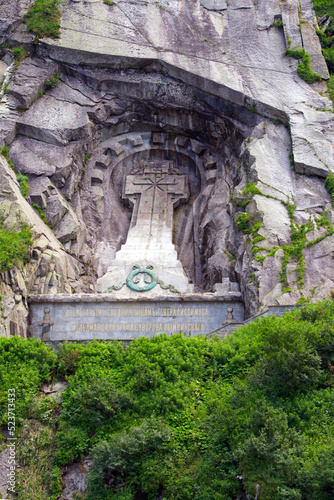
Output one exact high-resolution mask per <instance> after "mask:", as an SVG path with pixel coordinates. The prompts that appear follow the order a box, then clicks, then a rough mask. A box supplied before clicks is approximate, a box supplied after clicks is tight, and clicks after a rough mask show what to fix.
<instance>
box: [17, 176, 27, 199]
mask: <svg viewBox="0 0 334 500" xmlns="http://www.w3.org/2000/svg"><path fill="white" fill-rule="evenodd" d="M16 178H17V180H18V182H19V184H20V190H21V193H22V196H24V198H25V197H26V196H27V195H28V193H29V185H28V180H29V179H28V177H27V176H26V175H24V174H22V173H21V172H17V174H16Z"/></svg>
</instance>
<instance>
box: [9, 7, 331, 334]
mask: <svg viewBox="0 0 334 500" xmlns="http://www.w3.org/2000/svg"><path fill="white" fill-rule="evenodd" d="M7 4H8V5H7ZM30 4H31V2H30V3H29V2H18V3H17V9H14V10H15V12H14V10H13V6H12V3H11V2H9V0H8V1H7V0H5V2H3V3H2V6H1V9H3V8H4V7H6V8H8V9H11V11H10V12H11V17H10V16H9V17H8V22H7V21H6V23H4V25H3V29H2V32H1V33H0V36H1V37H2V41H5V42H6V43H7V44H8V45H11V46H17V45H19V44H23V45H24V46H25V47H26V50H27V51H28V57H27V58H25V59H23V61H21V62H20V63H19V64H18V65H17V64H15V63H14V59H13V55H12V52H11V50H10V49H8V48H7V49H2V51H1V53H0V56H1V63H0V72H1V73H2V75H3V78H4V80H3V84H2V90H1V92H0V95H1V97H2V99H1V104H0V143H1V145H2V146H4V145H8V147H9V157H10V158H11V160H12V161H13V163H14V166H15V170H16V171H20V172H22V173H24V174H25V175H27V176H28V178H29V188H30V189H29V194H28V197H27V199H26V200H24V199H23V197H22V195H21V194H20V192H19V190H18V186H17V183H16V181H15V176H14V175H13V172H12V171H11V170H10V169H8V165H6V162H5V159H4V158H3V159H2V163H1V168H3V169H4V172H6V173H5V174H4V176H5V177H4V178H8V179H9V178H10V179H11V180H10V182H9V181H8V186H6V188H3V191H2V199H3V201H2V203H4V204H7V205H8V207H9V208H8V210H9V211H10V210H14V208H13V207H16V204H19V205H20V214H22V217H27V219H28V220H29V221H30V224H32V226H33V231H34V247H33V250H32V256H33V257H34V255H35V256H36V255H37V254H38V259H37V260H34V258H33V260H32V261H31V264H29V265H28V266H26V268H25V269H23V270H18V269H13V270H12V271H10V273H8V274H7V275H6V276H5V277H3V280H2V285H1V286H2V288H3V291H2V294H3V296H4V297H6V300H7V297H8V300H7V302H8V304H9V303H10V304H11V305H8V304H7V302H6V300H5V307H4V309H5V316H6V318H5V320H6V321H7V323H8V321H9V320H10V321H14V320H15V319H16V323H19V322H20V324H22V325H23V326H24V321H25V319H24V318H26V314H27V313H26V306H25V302H24V297H26V295H27V294H29V293H36V292H37V293H55V292H63V291H67V292H69V291H70V292H82V291H84V292H89V291H91V292H92V291H94V283H95V281H96V279H97V278H98V277H100V276H102V275H103V274H104V273H105V271H106V269H107V267H108V265H109V263H110V262H111V261H112V260H113V259H114V256H115V252H116V251H117V250H119V249H120V247H121V245H122V244H123V243H124V242H125V241H126V236H127V231H128V228H129V224H130V218H131V217H130V216H131V207H129V206H128V205H127V204H126V203H125V201H124V199H123V198H122V182H123V178H124V176H125V175H127V174H128V173H129V172H130V171H131V168H132V167H133V165H134V164H136V163H141V162H145V161H148V160H157V161H158V160H165V159H168V160H173V161H174V162H175V164H176V166H177V167H178V168H179V169H180V170H181V171H182V172H183V173H185V174H187V175H188V177H189V182H190V198H189V201H188V203H187V204H183V205H180V206H179V207H178V208H177V209H176V210H175V213H174V244H175V246H176V248H177V251H178V256H179V259H180V260H181V262H182V264H183V266H184V269H185V271H186V273H187V275H188V277H189V280H190V281H191V282H192V283H194V285H195V286H196V289H197V290H198V291H212V290H215V287H217V286H218V287H219V286H220V289H222V288H224V287H225V288H226V290H227V291H228V290H229V289H230V287H231V285H230V283H231V282H232V283H235V282H238V283H239V286H240V289H241V291H242V293H243V297H244V302H245V306H246V314H247V315H248V316H250V315H253V314H255V313H256V312H257V311H259V310H260V309H261V308H263V307H264V306H266V305H275V304H282V305H284V304H293V303H296V302H297V301H299V300H300V299H302V297H305V298H311V299H312V300H317V299H319V298H325V297H327V296H328V294H329V292H330V290H331V289H332V288H334V266H333V249H334V247H333V238H334V236H333V215H334V213H333V210H332V206H331V202H330V196H329V194H328V192H327V190H326V189H325V187H324V179H325V177H326V176H327V175H328V173H329V172H333V171H334V145H333V136H334V135H333V123H334V121H333V114H332V112H331V108H332V104H331V102H330V101H329V100H328V99H327V97H326V96H323V95H321V94H320V93H321V92H324V91H325V88H326V84H325V79H326V78H328V72H327V68H326V67H325V65H324V61H323V59H322V56H321V51H320V45H319V42H318V38H317V36H316V34H315V31H314V27H313V24H314V22H316V20H315V17H314V14H313V11H312V8H311V2H309V1H306V0H304V1H303V2H302V6H301V7H302V8H301V10H300V11H299V13H298V8H297V3H296V2H295V1H294V0H288V1H287V2H284V4H283V3H280V2H278V1H277V0H271V1H269V2H268V0H266V1H264V0H261V1H258V2H256V5H254V3H253V2H251V1H250V0H245V1H243V2H242V1H240V0H233V1H232V0H230V1H229V2H228V5H227V3H226V2H225V1H218V0H216V1H214V2H211V1H208V0H205V1H204V0H203V1H202V2H198V1H194V2H189V1H187V0H170V1H169V2H167V1H165V0H163V1H162V2H161V3H160V4H158V3H156V2H151V1H145V2H144V1H143V2H136V3H133V2H128V1H122V2H118V3H117V4H114V5H112V6H108V5H106V4H104V3H103V2H102V0H94V1H93V0H90V1H85V2H83V1H73V0H68V1H67V2H65V3H64V5H62V20H61V36H60V38H59V39H58V40H51V39H44V40H40V41H39V42H38V43H36V42H35V41H34V40H33V37H32V36H31V35H30V34H29V33H27V32H26V31H25V25H24V24H22V23H21V21H22V16H23V14H24V12H26V10H27V9H28V8H29V6H30ZM1 15H3V12H2V11H1ZM300 17H301V18H302V20H303V21H304V23H302V25H303V27H304V26H305V25H307V26H308V28H307V29H306V28H305V30H304V28H303V30H302V32H300V31H299V28H298V26H299V23H300ZM277 20H282V22H283V27H277V26H276V25H275V21H277ZM288 39H289V40H292V44H293V46H305V47H306V45H307V43H308V44H309V47H310V48H309V52H310V54H312V61H311V62H312V65H313V67H314V70H316V71H318V72H319V73H320V74H321V76H322V77H323V81H322V82H320V83H317V84H313V85H312V86H311V85H308V84H306V83H305V82H304V81H303V80H301V79H300V78H299V77H298V75H297V73H296V64H297V63H296V61H294V60H291V59H289V58H287V57H286V56H284V55H283V53H284V50H285V48H286V44H287V40H288ZM8 176H9V177H8ZM13 193H15V195H13ZM33 204H38V205H39V206H40V207H41V209H42V210H43V212H44V214H45V217H46V219H47V221H48V223H49V226H50V228H49V227H47V226H46V225H45V224H44V223H43V222H42V220H41V219H40V218H39V217H38V215H37V213H36V210H34V209H33V208H32V207H33ZM7 205H6V206H7ZM35 206H36V205H35ZM24 214H25V215H24ZM5 223H6V221H5ZM46 235H47V236H46ZM41 238H42V239H43V238H46V239H47V241H46V242H45V241H44V240H43V242H42V243H41V242H40V239H41ZM41 262H42V264H41ZM43 266H44V267H43ZM57 266H58V267H57ZM42 267H43V271H41V269H42ZM20 275H22V279H21V278H18V276H20ZM28 277H29V278H28ZM15 280H16V281H15ZM18 282H20V283H22V286H21V288H20V287H18V285H17V283H18ZM23 282H24V285H23ZM15 283H16V284H15ZM16 292H18V293H16ZM16 296H17V297H16ZM19 297H20V298H19ZM22 297H23V298H22ZM14 302H15V305H14ZM20 308H21V309H20ZM19 309H20V310H22V313H21V312H20V313H19V312H16V311H19Z"/></svg>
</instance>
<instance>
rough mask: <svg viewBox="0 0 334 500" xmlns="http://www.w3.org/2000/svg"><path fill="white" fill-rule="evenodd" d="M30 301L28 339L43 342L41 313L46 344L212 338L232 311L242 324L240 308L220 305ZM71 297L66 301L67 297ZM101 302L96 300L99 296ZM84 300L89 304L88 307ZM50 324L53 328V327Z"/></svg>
mask: <svg viewBox="0 0 334 500" xmlns="http://www.w3.org/2000/svg"><path fill="white" fill-rule="evenodd" d="M54 297H55V298H54V299H52V298H51V297H50V295H48V296H45V297H44V298H43V297H41V296H38V298H37V299H36V298H31V299H30V334H31V335H32V336H34V337H35V338H39V339H42V340H44V339H43V337H42V334H43V332H42V328H43V325H42V326H41V324H42V323H43V319H44V315H45V308H47V309H49V310H50V311H49V318H48V319H49V324H50V331H49V340H50V341H65V340H68V341H71V340H76V341H80V340H92V339H107V340H113V339H117V340H132V339H134V338H138V337H142V336H145V337H150V336H153V335H156V334H159V333H167V334H168V335H172V334H175V333H179V332H182V333H184V334H186V335H189V336H194V335H199V334H207V333H211V332H213V331H215V330H217V329H218V328H220V327H221V326H222V324H223V321H224V320H225V318H226V316H227V314H228V308H230V307H233V315H234V318H236V320H237V321H238V322H241V321H243V319H244V311H243V304H242V303H241V302H237V301H236V302H234V301H233V302H232V301H226V299H225V300H219V298H214V300H205V299H204V300H203V298H202V300H196V298H195V300H191V298H190V297H189V298H187V300H186V301H185V300H184V299H182V300H181V299H179V298H176V299H175V300H173V301H172V300H159V301H157V300H142V301H138V300H133V301H129V300H128V301H122V300H114V299H110V300H109V301H108V300H99V301H93V300H92V296H89V299H86V301H85V298H82V299H81V300H80V301H74V300H73V299H72V300H71V299H68V300H66V298H65V297H63V298H62V300H60V299H61V297H60V296H59V295H57V296H54ZM67 297H71V296H67ZM99 297H101V296H99ZM88 300H89V301H88ZM52 323H53V324H52Z"/></svg>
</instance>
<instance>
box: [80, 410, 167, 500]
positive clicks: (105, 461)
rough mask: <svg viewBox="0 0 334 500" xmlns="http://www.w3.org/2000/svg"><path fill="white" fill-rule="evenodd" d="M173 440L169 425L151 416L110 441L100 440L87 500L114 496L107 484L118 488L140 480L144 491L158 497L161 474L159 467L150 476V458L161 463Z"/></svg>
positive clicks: (95, 453) (152, 496)
mask: <svg viewBox="0 0 334 500" xmlns="http://www.w3.org/2000/svg"><path fill="white" fill-rule="evenodd" d="M170 440H171V431H170V429H169V428H168V427H167V426H166V425H165V424H164V423H163V422H161V421H159V420H156V419H150V420H147V421H145V422H143V423H142V424H141V425H140V426H139V427H132V428H131V429H130V430H128V431H127V432H124V433H120V434H116V435H114V436H112V437H111V439H110V440H109V441H102V442H101V443H99V444H98V445H97V446H96V447H95V448H94V450H93V465H92V468H91V470H90V473H89V478H90V482H89V490H88V494H87V500H88V499H94V500H95V499H96V498H97V495H98V497H99V499H100V500H102V499H104V498H111V497H110V496H108V494H110V487H109V488H108V486H107V485H108V484H109V485H112V488H115V490H116V492H117V487H118V486H119V485H120V484H123V485H124V483H125V481H127V482H128V483H130V485H131V483H135V485H136V483H137V484H138V482H139V484H141V490H142V492H143V493H149V494H150V498H155V497H156V495H157V494H158V492H159V485H160V481H161V478H160V474H159V470H158V474H152V473H151V474H150V477H149V479H148V478H147V472H146V471H147V470H148V469H149V468H148V467H147V465H148V463H147V458H148V457H150V458H151V459H152V458H153V459H154V461H155V462H158V463H159V464H160V467H162V462H163V460H164V455H165V454H166V452H167V450H168V446H169V442H170ZM151 466H152V464H151ZM145 469H146V470H145ZM140 478H141V480H140ZM145 479H146V480H145ZM147 479H148V480H147ZM113 497H114V496H113ZM116 498H117V497H116ZM130 498H131V497H130Z"/></svg>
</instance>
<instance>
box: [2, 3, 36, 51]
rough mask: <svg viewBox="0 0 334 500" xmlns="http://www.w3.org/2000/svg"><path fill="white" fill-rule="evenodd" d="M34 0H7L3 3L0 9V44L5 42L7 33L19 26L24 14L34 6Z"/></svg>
mask: <svg viewBox="0 0 334 500" xmlns="http://www.w3.org/2000/svg"><path fill="white" fill-rule="evenodd" d="M33 3H34V0H17V1H15V2H12V1H11V0H5V1H4V2H2V3H1V10H0V44H2V43H3V42H4V39H5V35H6V34H8V33H10V32H11V31H12V30H13V29H14V28H15V27H16V26H18V25H19V24H20V23H21V21H22V17H23V16H24V14H26V12H27V10H28V9H29V8H30V7H31V6H32V4H33Z"/></svg>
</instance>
